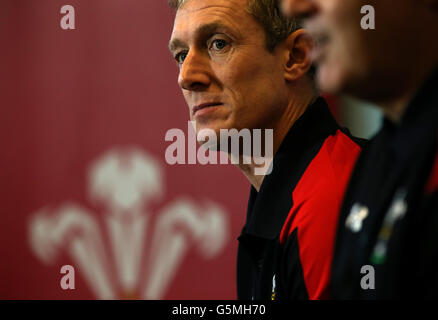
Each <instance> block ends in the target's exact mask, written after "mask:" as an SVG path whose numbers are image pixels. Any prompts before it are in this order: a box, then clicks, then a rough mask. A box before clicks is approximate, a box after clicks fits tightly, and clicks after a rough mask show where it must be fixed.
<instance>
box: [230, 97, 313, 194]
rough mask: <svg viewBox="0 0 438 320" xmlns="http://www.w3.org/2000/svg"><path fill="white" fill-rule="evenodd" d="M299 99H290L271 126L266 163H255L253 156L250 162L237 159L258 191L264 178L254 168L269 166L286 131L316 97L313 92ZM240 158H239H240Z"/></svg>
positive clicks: (243, 171)
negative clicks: (279, 116) (275, 122)
mask: <svg viewBox="0 0 438 320" xmlns="http://www.w3.org/2000/svg"><path fill="white" fill-rule="evenodd" d="M301 97H302V98H301V99H297V98H295V99H291V100H290V102H289V105H288V106H287V108H286V109H285V112H284V113H283V115H282V117H281V118H280V119H279V121H278V122H277V124H276V125H275V126H274V128H273V156H272V158H265V161H266V162H267V163H264V164H263V165H257V164H256V163H255V161H254V159H253V158H251V163H250V164H244V163H243V162H242V161H239V164H237V167H238V168H239V169H240V170H241V171H242V173H243V174H244V175H245V176H246V177H247V179H248V180H249V182H250V183H251V185H252V186H253V187H254V188H255V189H256V190H257V192H258V191H260V187H261V185H262V183H263V180H264V178H265V174H255V169H257V168H258V169H260V167H264V168H269V166H270V165H272V161H273V157H274V156H275V154H276V153H277V151H278V149H279V148H280V145H281V143H282V142H283V140H284V138H285V137H286V135H287V133H288V132H289V130H290V129H291V127H292V126H293V125H294V123H295V122H296V121H297V120H298V119H299V118H300V117H301V116H302V115H303V113H304V112H305V111H306V109H307V108H308V107H309V106H310V105H311V104H312V103H314V101H315V100H316V99H317V97H318V96H317V95H315V94H306V95H304V94H303V95H301ZM240 160H241V159H240Z"/></svg>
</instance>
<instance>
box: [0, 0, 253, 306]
mask: <svg viewBox="0 0 438 320" xmlns="http://www.w3.org/2000/svg"><path fill="white" fill-rule="evenodd" d="M63 5H71V6H73V8H74V9H75V27H76V29H74V30H63V29H62V28H61V26H60V21H61V18H62V17H63V14H61V13H60V10H61V7H62V6H63ZM172 21H173V13H172V11H171V10H170V9H169V8H168V7H167V3H166V0H93V1H90V0H68V1H67V0H65V1H64V0H38V1H37V0H2V1H1V3H0V40H1V43H2V46H1V50H0V57H1V59H0V81H1V83H0V90H1V91H0V92H1V94H0V103H1V104H0V145H1V157H0V195H1V196H0V199H1V203H0V214H1V217H0V218H1V224H0V298H1V299H17V298H18V299H49V298H50V299H97V298H104V299H105V298H109V299H121V298H139V299H234V298H235V297H236V293H235V291H236V290H235V262H236V249H237V236H238V235H239V233H240V229H241V227H242V226H243V223H244V220H245V211H246V203H247V197H248V193H249V183H248V182H247V181H246V179H245V178H244V176H243V175H242V174H241V173H240V172H239V171H238V170H237V169H236V168H234V167H233V166H231V165H226V166H225V165H207V166H201V165H178V166H171V165H168V164H166V162H165V158H164V155H165V150H166V148H167V146H168V145H169V144H170V143H169V142H165V140H164V137H165V133H166V132H167V131H168V130H169V129H172V128H180V129H182V130H183V131H184V132H185V133H186V134H187V121H188V112H187V107H186V105H185V103H184V100H183V98H182V95H181V93H180V90H179V88H178V86H177V67H176V65H175V64H174V62H173V61H172V58H171V56H170V54H169V52H168V49H167V44H168V40H169V37H170V33H171V29H172ZM64 265H71V266H73V267H74V270H75V289H74V290H64V289H62V288H61V285H60V282H61V279H62V277H63V274H61V273H60V270H61V267H62V266H64Z"/></svg>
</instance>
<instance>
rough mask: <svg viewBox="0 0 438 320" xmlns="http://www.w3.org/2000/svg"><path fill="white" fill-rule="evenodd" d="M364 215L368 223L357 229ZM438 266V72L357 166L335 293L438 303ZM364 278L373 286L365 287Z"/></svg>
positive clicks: (342, 224) (336, 263)
mask: <svg viewBox="0 0 438 320" xmlns="http://www.w3.org/2000/svg"><path fill="white" fill-rule="evenodd" d="M358 208H360V209H359V210H361V211H362V212H364V213H365V212H366V215H365V214H363V215H362V217H361V221H360V222H357V223H356V225H354V224H352V221H354V220H355V215H357V212H358ZM356 220H357V219H356ZM437 263H438V66H437V69H436V70H435V72H434V73H432V75H431V76H430V77H429V79H428V80H427V81H425V83H424V84H423V85H422V87H421V88H420V90H418V92H417V94H416V96H415V97H414V99H412V101H411V102H410V104H409V106H408V107H407V109H406V112H405V113H404V115H403V117H402V119H401V120H400V121H399V122H398V123H394V122H392V121H390V120H389V119H385V121H384V124H383V127H382V129H381V130H380V132H379V133H378V134H377V135H376V136H375V137H374V138H373V139H372V140H371V141H370V143H369V144H368V145H367V146H366V147H365V148H364V149H363V152H362V153H361V155H360V157H359V159H358V161H357V165H356V167H355V169H354V173H353V174H352V177H351V181H350V183H349V187H348V190H347V192H346V195H345V201H344V204H343V206H342V210H341V213H340V220H339V227H338V233H337V241H336V246H335V254H334V258H333V267H332V270H333V272H332V277H331V293H332V296H333V298H335V299H422V298H434V299H437V298H438V272H437ZM363 266H368V267H367V268H370V267H372V268H373V269H371V268H370V269H369V270H374V271H373V272H372V274H371V273H370V272H362V268H363ZM368 275H372V276H373V278H374V279H373V281H372V280H371V278H368ZM365 276H367V278H365ZM364 278H365V280H366V283H368V282H370V281H372V282H373V286H372V287H368V286H363V285H361V283H362V280H363V279H364Z"/></svg>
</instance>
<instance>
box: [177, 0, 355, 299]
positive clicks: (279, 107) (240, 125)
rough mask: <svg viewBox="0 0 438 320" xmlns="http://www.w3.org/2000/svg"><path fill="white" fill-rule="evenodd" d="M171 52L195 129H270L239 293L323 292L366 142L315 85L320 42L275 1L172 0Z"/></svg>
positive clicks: (243, 244) (246, 170)
mask: <svg viewBox="0 0 438 320" xmlns="http://www.w3.org/2000/svg"><path fill="white" fill-rule="evenodd" d="M170 5H171V7H173V8H174V9H175V10H176V17H175V21H174V27H173V32H172V36H171V39H170V43H169V48H170V51H171V53H172V55H173V57H174V59H175V61H176V63H177V65H178V67H179V77H178V83H179V85H180V87H181V90H182V93H183V95H184V98H185V100H186V102H187V104H188V107H189V114H190V118H191V120H193V121H194V122H195V123H196V132H197V133H198V134H199V133H200V132H201V131H202V130H203V129H210V130H212V131H214V132H215V133H216V135H217V136H220V130H222V129H227V130H230V129H237V130H239V131H240V130H243V129H249V130H251V132H252V131H253V130H254V129H261V130H266V129H273V155H274V157H273V160H272V163H271V165H272V172H271V173H270V174H266V175H257V174H255V171H254V169H255V164H254V163H251V164H242V163H239V164H238V165H237V166H238V168H239V169H241V171H242V173H243V174H244V175H245V176H246V177H247V178H248V180H249V182H250V183H251V185H252V186H251V191H250V197H249V202H248V210H247V220H246V224H245V226H244V227H243V230H242V233H241V235H240V237H239V250H238V262H237V291H238V298H239V299H323V298H329V296H328V292H327V285H328V279H329V274H330V265H331V260H332V250H333V242H334V234H335V228H336V223H337V220H338V212H339V206H340V204H341V200H342V195H343V193H344V188H345V186H346V183H347V181H348V178H349V175H350V170H351V169H352V168H353V165H354V163H355V160H356V158H357V155H358V153H359V152H360V147H359V145H358V144H357V142H359V141H357V142H356V141H354V140H353V139H352V138H351V137H350V136H349V134H348V132H347V131H346V130H341V128H340V127H339V126H338V124H337V123H336V121H335V120H334V118H333V116H332V115H331V113H330V111H329V109H328V106H327V104H326V102H325V100H324V99H323V98H321V97H319V93H318V91H317V90H316V89H315V85H314V82H313V74H312V72H311V71H310V70H311V59H310V53H311V50H312V47H313V41H312V39H311V38H310V37H309V36H308V34H307V33H306V31H305V30H303V29H302V28H300V26H299V25H298V24H297V23H296V22H295V21H294V20H289V19H285V18H283V17H282V16H281V15H280V12H279V10H278V7H277V2H276V0H185V1H184V0H183V1H182V0H179V1H178V0H174V1H170Z"/></svg>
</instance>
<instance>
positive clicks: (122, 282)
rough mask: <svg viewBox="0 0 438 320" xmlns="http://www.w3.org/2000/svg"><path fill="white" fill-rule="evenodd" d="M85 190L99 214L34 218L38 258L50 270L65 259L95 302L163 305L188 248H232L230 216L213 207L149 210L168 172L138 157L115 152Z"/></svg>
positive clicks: (177, 204) (51, 213)
mask: <svg viewBox="0 0 438 320" xmlns="http://www.w3.org/2000/svg"><path fill="white" fill-rule="evenodd" d="M88 191H89V196H90V200H92V201H93V203H100V204H103V205H104V207H105V210H104V214H103V215H98V214H93V212H92V211H91V210H89V209H87V208H85V207H83V206H82V205H80V204H78V203H65V204H62V205H61V206H60V207H58V208H57V209H50V208H49V207H46V208H42V209H41V210H39V211H37V212H35V213H34V214H33V215H32V217H31V221H30V224H29V242H30V245H31V248H32V251H33V252H34V254H35V255H36V256H37V257H38V258H39V260H40V261H41V262H42V263H44V264H46V265H53V264H55V263H56V262H57V258H58V257H59V256H60V255H61V254H68V255H69V256H70V258H71V259H72V261H73V263H74V265H75V266H76V267H77V270H78V272H79V273H81V274H82V276H83V277H84V279H85V281H86V282H87V284H88V286H89V287H90V289H91V290H92V292H93V293H94V295H95V297H96V298H98V299H118V298H122V297H131V298H133V297H135V298H141V299H160V298H162V297H163V296H164V294H165V293H166V290H167V288H168V287H169V285H170V283H171V281H172V280H173V278H174V276H175V273H176V271H177V270H178V268H179V266H180V265H181V263H182V261H183V260H184V257H185V255H186V254H187V252H188V250H189V249H190V248H191V247H195V248H196V249H197V251H198V252H199V254H200V255H201V256H202V257H204V258H206V259H212V258H214V257H216V256H217V255H218V254H219V253H220V252H221V251H222V250H223V248H224V246H225V245H226V242H227V241H228V230H229V229H228V221H227V214H226V213H225V212H224V210H223V209H221V208H220V206H218V205H217V204H215V203H212V202H206V203H203V204H202V205H200V204H198V203H195V202H194V201H192V200H190V199H189V198H187V197H180V198H178V199H176V200H174V201H172V202H170V203H167V204H165V205H164V207H163V208H162V209H161V210H160V211H159V212H157V215H156V216H155V219H154V221H153V224H152V219H151V212H150V211H149V210H150V209H149V208H148V203H150V202H151V200H154V199H155V200H157V199H160V197H161V196H162V195H163V192H164V186H163V168H162V167H161V165H160V164H159V162H158V161H157V160H156V159H154V158H153V157H152V156H151V155H149V154H148V153H146V152H144V151H141V150H136V149H134V150H130V151H129V152H122V151H120V150H116V149H114V150H111V151H109V152H108V153H106V154H105V155H103V156H102V157H101V158H99V159H98V160H97V161H95V162H94V164H92V165H91V167H90V170H89V176H88Z"/></svg>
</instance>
